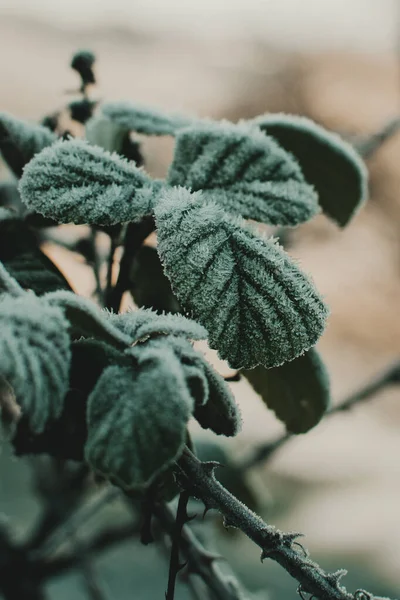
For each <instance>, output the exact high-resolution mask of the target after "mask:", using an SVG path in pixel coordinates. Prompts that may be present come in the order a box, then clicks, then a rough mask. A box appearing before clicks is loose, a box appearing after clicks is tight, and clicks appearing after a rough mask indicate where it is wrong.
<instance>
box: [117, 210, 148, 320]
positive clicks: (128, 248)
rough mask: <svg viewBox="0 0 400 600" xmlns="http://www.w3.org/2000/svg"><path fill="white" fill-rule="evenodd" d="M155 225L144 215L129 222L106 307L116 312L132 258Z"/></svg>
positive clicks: (127, 282)
mask: <svg viewBox="0 0 400 600" xmlns="http://www.w3.org/2000/svg"><path fill="white" fill-rule="evenodd" d="M154 228H155V225H154V220H153V218H152V217H145V218H144V219H143V220H142V221H140V222H139V223H129V225H128V227H127V229H126V234H125V240H124V253H123V255H122V258H121V262H120V266H119V274H118V279H117V283H116V284H115V287H114V288H113V289H112V290H111V292H110V294H109V297H108V298H106V306H107V308H109V309H111V310H113V311H114V312H118V311H119V308H120V306H121V300H122V296H123V294H124V292H125V291H126V290H127V289H128V287H129V272H130V269H131V265H132V261H133V258H134V256H135V254H136V252H137V251H138V250H139V249H140V247H141V246H142V244H143V242H144V241H145V239H146V238H147V237H148V236H149V235H150V234H151V233H152V232H153V231H154Z"/></svg>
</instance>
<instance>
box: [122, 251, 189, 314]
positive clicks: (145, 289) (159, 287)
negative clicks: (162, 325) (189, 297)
mask: <svg viewBox="0 0 400 600" xmlns="http://www.w3.org/2000/svg"><path fill="white" fill-rule="evenodd" d="M129 281H130V287H129V290H130V292H131V294H132V297H133V299H134V301H135V304H136V305H137V306H139V307H144V308H152V309H153V310H155V311H157V312H163V311H167V312H169V313H177V312H180V306H179V302H178V300H177V299H176V298H175V296H174V295H173V293H172V290H171V284H170V282H169V279H168V277H166V276H165V275H164V271H163V268H162V266H161V263H160V258H159V256H158V254H157V250H156V249H155V248H151V247H150V246H142V247H141V248H140V250H139V251H138V252H137V253H136V255H135V258H134V260H133V262H132V266H131V270H130V274H129Z"/></svg>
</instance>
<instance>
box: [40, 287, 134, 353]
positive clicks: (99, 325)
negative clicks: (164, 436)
mask: <svg viewBox="0 0 400 600" xmlns="http://www.w3.org/2000/svg"><path fill="white" fill-rule="evenodd" d="M45 299H46V301H47V302H48V303H49V304H51V305H52V306H59V307H60V308H61V309H62V310H63V312H64V314H65V316H66V318H67V319H68V321H69V323H70V325H71V332H70V333H71V337H72V338H73V339H79V338H81V337H86V338H97V339H98V340H102V341H104V342H107V343H108V344H110V345H112V346H115V347H117V348H121V349H125V348H127V347H129V346H130V344H131V340H130V338H129V337H128V336H127V335H124V334H123V333H122V332H121V331H120V330H119V329H118V328H117V327H114V326H113V325H112V323H111V321H110V319H109V315H108V313H107V312H105V311H102V310H100V309H99V308H98V306H96V305H95V304H94V303H93V302H92V301H91V300H88V299H87V298H83V297H82V296H78V295H77V294H74V293H73V292H64V291H59V292H51V293H49V294H46V295H45Z"/></svg>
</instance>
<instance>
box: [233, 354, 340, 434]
mask: <svg viewBox="0 0 400 600" xmlns="http://www.w3.org/2000/svg"><path fill="white" fill-rule="evenodd" d="M243 375H244V376H245V377H246V378H247V379H248V380H249V382H250V383H251V385H252V386H253V388H254V389H255V391H256V392H257V393H258V394H260V396H261V398H262V399H263V401H264V402H265V404H266V405H267V406H268V408H270V409H271V410H273V411H274V413H275V414H276V416H277V417H278V419H280V420H281V421H282V422H283V423H284V424H285V425H286V428H287V430H288V431H290V432H291V433H306V432H307V431H308V430H309V429H311V428H312V427H315V425H317V423H319V421H320V420H321V418H322V417H323V416H324V414H325V412H326V410H327V409H328V407H329V404H330V386H329V376H328V372H327V370H326V368H325V365H324V363H323V361H322V360H321V357H320V355H319V354H318V352H317V351H316V350H315V349H313V348H312V349H311V350H309V351H308V352H306V354H304V355H303V356H300V357H299V358H296V360H294V361H292V362H289V363H286V364H285V365H282V366H281V367H278V368H275V369H265V368H264V367H262V366H259V367H256V368H255V369H252V370H246V371H243Z"/></svg>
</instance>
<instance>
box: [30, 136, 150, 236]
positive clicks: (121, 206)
mask: <svg viewBox="0 0 400 600" xmlns="http://www.w3.org/2000/svg"><path fill="white" fill-rule="evenodd" d="M160 187H161V183H160V182H152V181H151V180H150V178H149V177H148V176H147V175H146V174H145V173H144V172H143V171H142V170H140V169H138V168H137V167H135V166H134V165H133V164H132V163H129V162H128V161H127V160H125V159H123V158H121V157H120V156H118V155H117V154H110V153H109V152H106V151H105V150H102V149H101V148H99V147H97V146H90V145H89V144H88V143H87V142H84V141H82V140H68V141H60V142H57V143H56V144H54V145H53V146H52V147H51V148H47V149H46V150H44V151H43V152H41V153H40V154H38V155H37V156H36V157H35V158H34V159H33V160H32V161H31V162H30V163H29V165H27V166H26V168H25V170H24V174H23V177H22V179H21V181H20V185H19V190H20V193H21V197H22V199H23V201H24V202H25V204H26V205H27V206H28V207H30V208H32V209H33V210H35V211H37V212H39V213H41V214H43V215H45V216H49V217H52V218H54V219H55V220H56V221H58V222H60V223H70V222H73V223H95V224H97V225H114V224H116V223H123V222H125V221H135V220H138V219H141V218H142V217H145V216H146V215H149V214H151V212H152V205H153V202H154V199H155V197H157V194H158V190H159V188H160Z"/></svg>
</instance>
